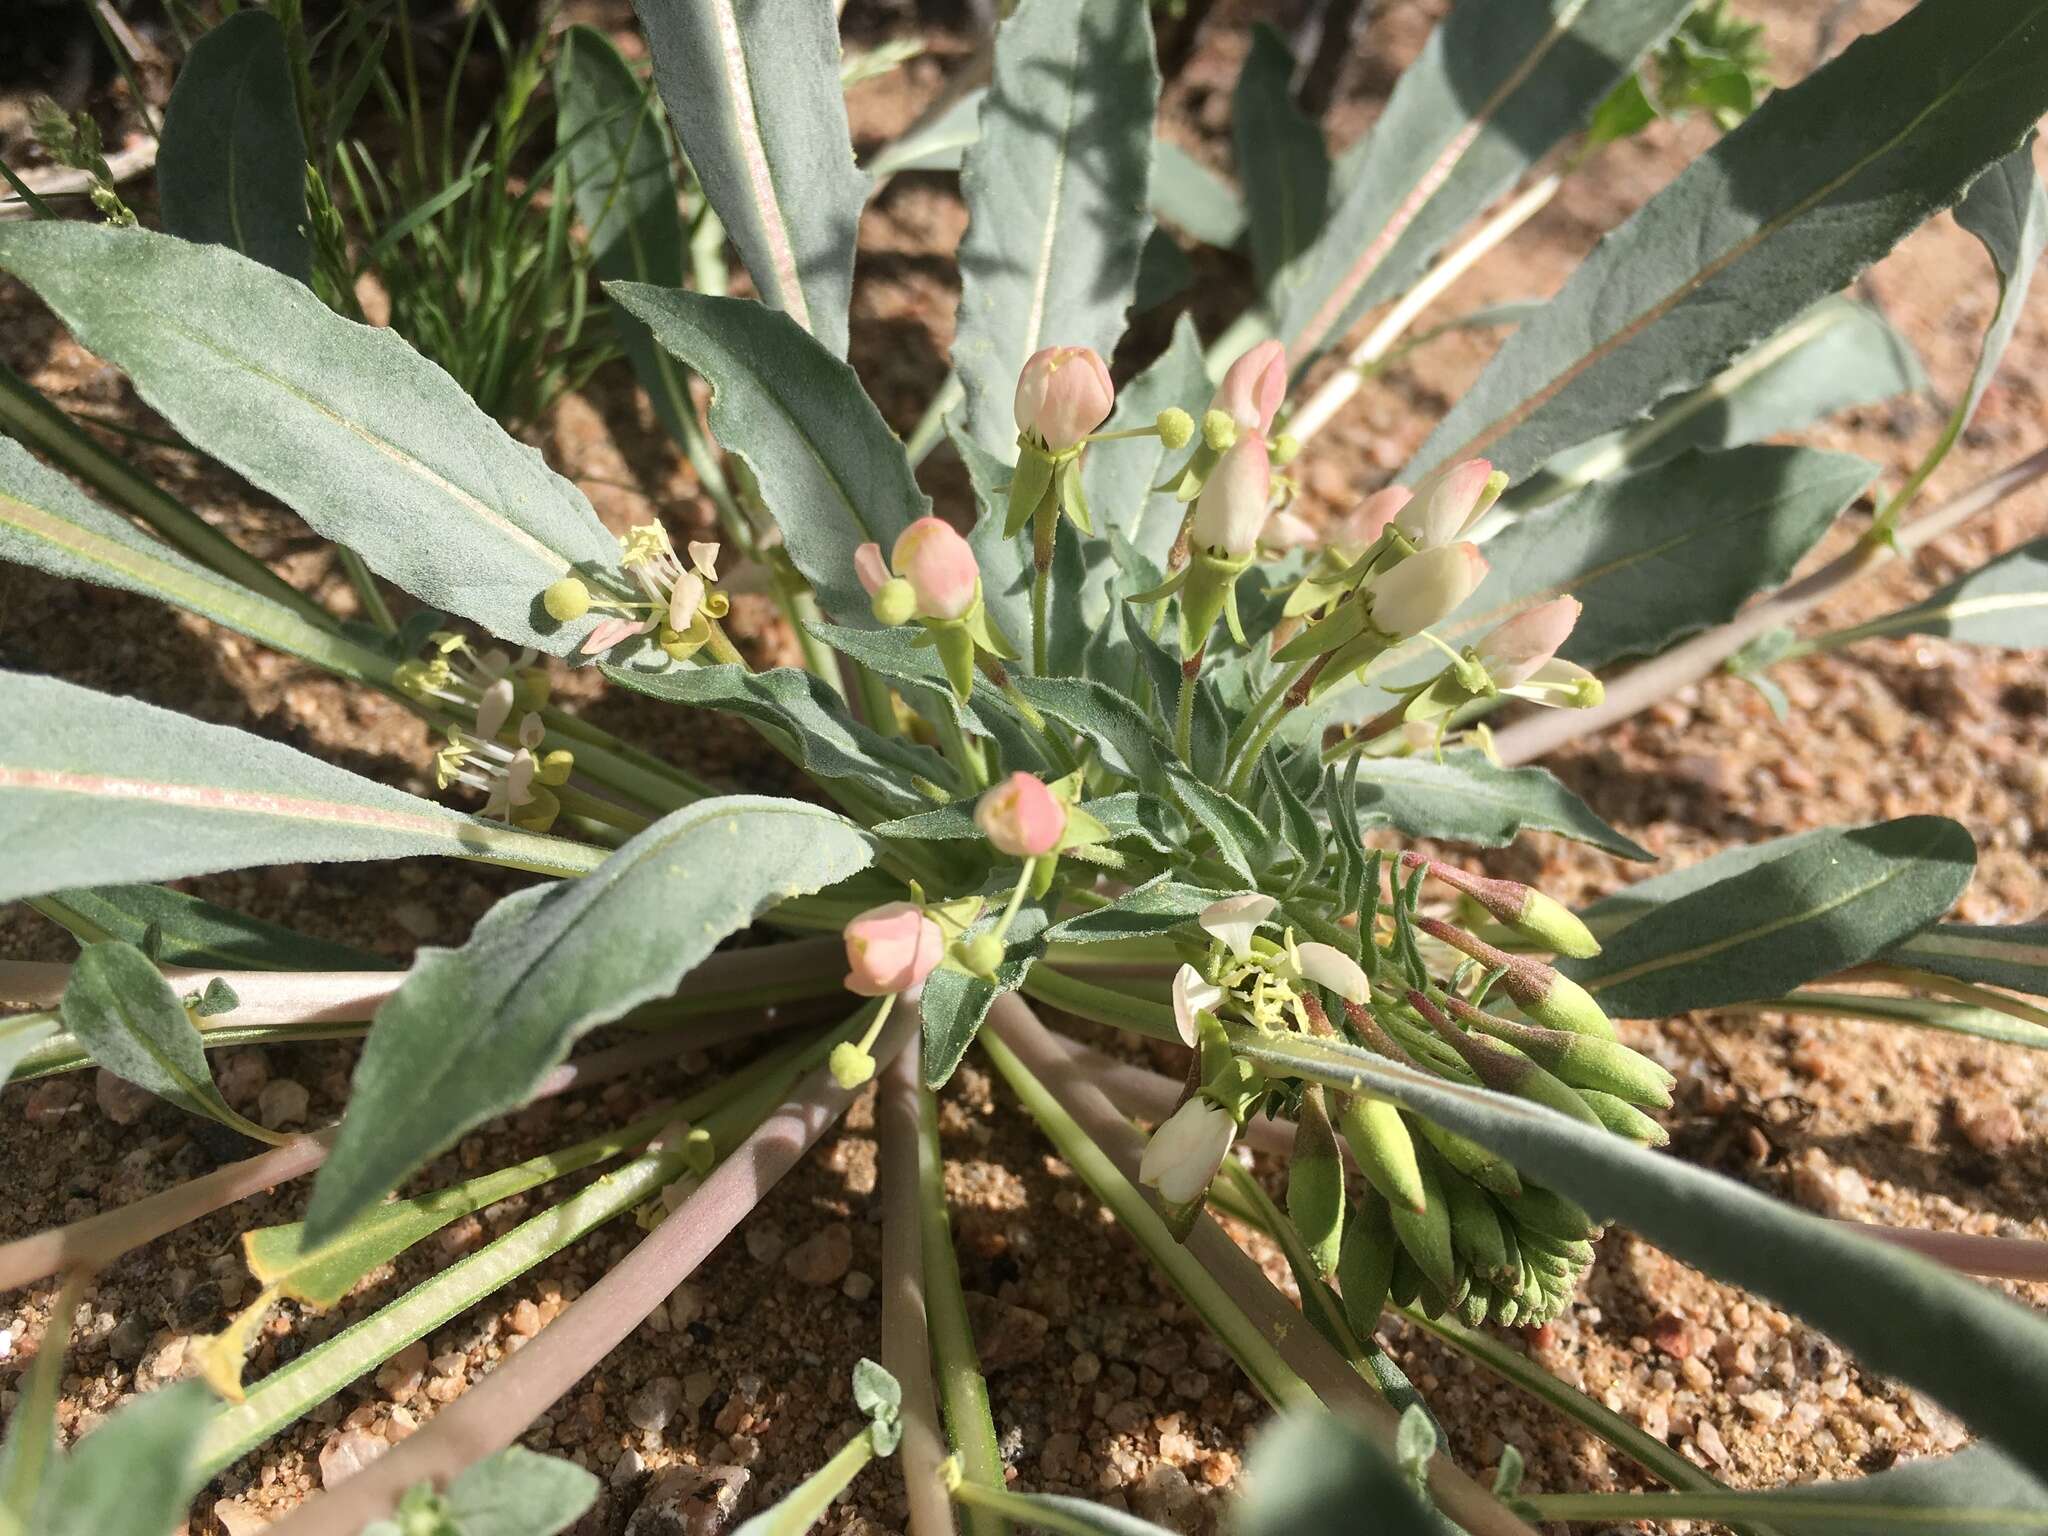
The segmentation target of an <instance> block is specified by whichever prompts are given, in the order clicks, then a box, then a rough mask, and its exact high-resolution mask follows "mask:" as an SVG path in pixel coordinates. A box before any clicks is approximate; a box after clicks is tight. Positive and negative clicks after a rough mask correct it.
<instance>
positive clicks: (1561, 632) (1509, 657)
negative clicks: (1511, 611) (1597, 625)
mask: <svg viewBox="0 0 2048 1536" xmlns="http://www.w3.org/2000/svg"><path fill="white" fill-rule="evenodd" d="M1579 611H1580V604H1579V600H1578V599H1577V598H1575V597H1558V598H1552V599H1551V600H1550V601H1549V602H1547V603H1538V604H1537V605H1536V606H1535V607H1534V608H1531V609H1528V610H1527V611H1525V612H1522V613H1518V614H1516V615H1515V616H1514V617H1513V618H1512V619H1509V620H1508V621H1507V622H1506V623H1505V624H1502V625H1499V626H1498V627H1496V628H1495V629H1493V630H1491V631H1489V632H1488V634H1487V636H1486V638H1485V639H1483V640H1481V641H1480V642H1479V645H1478V651H1479V660H1480V663H1481V664H1482V665H1483V666H1484V667H1485V668H1486V670H1487V671H1488V672H1489V673H1490V674H1491V675H1492V677H1493V680H1494V682H1495V683H1497V684H1498V685H1499V686H1501V687H1502V688H1514V687H1517V686H1519V685H1520V684H1522V683H1525V682H1527V681H1528V680H1529V679H1530V678H1532V677H1534V676H1535V675H1536V673H1537V671H1538V670H1539V669H1540V668H1541V667H1542V666H1543V664H1544V663H1545V662H1547V661H1549V660H1550V658H1551V657H1553V656H1555V655H1556V654H1557V648H1558V647H1559V646H1561V645H1563V644H1564V643H1565V641H1566V640H1567V639H1568V638H1570V636H1571V632H1572V626H1573V625H1575V624H1577V623H1578V622H1579Z"/></svg>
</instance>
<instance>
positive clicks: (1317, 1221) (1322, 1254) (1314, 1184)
mask: <svg viewBox="0 0 2048 1536" xmlns="http://www.w3.org/2000/svg"><path fill="white" fill-rule="evenodd" d="M1287 1217H1288V1220H1290V1221H1292V1222H1293V1223H1294V1230H1295V1231H1296V1232H1298V1233H1300V1234H1301V1240H1302V1243H1303V1244H1304V1245H1305V1246H1306V1247H1307V1249H1308V1254H1309V1261H1310V1262H1311V1263H1313V1264H1314V1265H1315V1267H1316V1273H1317V1274H1319V1275H1321V1276H1323V1277H1324V1278H1325V1279H1328V1278H1329V1276H1330V1274H1331V1273H1332V1272H1333V1271H1334V1270H1335V1269H1336V1268H1337V1257H1338V1253H1339V1248H1340V1245H1341V1243H1342V1241H1343V1237H1344V1154H1343V1153H1342V1152H1340V1151H1339V1150H1338V1148H1337V1133H1336V1131H1335V1130H1333V1129H1332V1128H1331V1126H1330V1116H1329V1113H1328V1111H1327V1110H1325V1109H1324V1107H1323V1090H1322V1088H1321V1087H1320V1086H1319V1085H1318V1084H1315V1083H1310V1084H1309V1085H1308V1086H1307V1087H1306V1088H1304V1089H1303V1090H1302V1094H1301V1123H1300V1129H1299V1130H1298V1131H1296V1133H1295V1137H1294V1156H1293V1158H1292V1159H1291V1160H1290V1161H1289V1162H1288V1164H1287Z"/></svg>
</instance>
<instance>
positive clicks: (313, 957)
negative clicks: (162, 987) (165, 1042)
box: [35, 885, 396, 971]
mask: <svg viewBox="0 0 2048 1536" xmlns="http://www.w3.org/2000/svg"><path fill="white" fill-rule="evenodd" d="M35 908H36V910H37V911H38V912H40V913H42V914H43V915H44V916H45V917H47V918H49V919H50V920H51V921H52V922H57V923H62V924H63V925H64V927H65V929H66V930H67V931H68V932H69V933H70V934H71V936H72V937H73V938H75V939H77V940H78V941H79V942H80V943H81V944H92V943H97V942H99V941H100V940H101V939H120V940H122V941H123V942H125V943H129V944H133V945H135V946H136V947H137V948H141V949H145V950H146V951H147V952H148V954H149V956H150V958H151V959H153V960H155V961H156V962H157V963H158V964H160V965H182V966H187V967H190V968H192V969H195V970H213V969H219V970H226V971H387V970H393V969H395V968H396V967H395V965H394V963H393V962H392V961H390V960H387V959H385V958H384V957H383V956H382V955H373V954H370V953H369V952H368V951H366V950H360V949H356V948H354V947H353V946H351V945H348V944H336V943H332V942H330V941H329V940H327V939H315V938H310V937H308V936H307V935H305V934H303V933H294V932H293V931H292V930H291V929H289V928H280V927H279V926H278V925H277V924H275V923H266V922H264V921H263V919H261V918H259V917H251V916H249V915H248V914H247V913H246V912H236V911H233V910H232V909H230V908H228V907H219V906H215V905H214V904H213V903H212V902H210V901H201V900H200V899H199V898H198V897H197V896H187V895H186V894H185V893H184V892H183V891H173V890H167V889H166V888H165V887H163V886H161V885H103V886H99V887H97V888H88V889H83V890H71V891H53V892H51V893H50V894H49V895H47V896H39V897H37V898H36V901H35ZM152 945H153V946H154V947H153V948H152V947H151V946H152Z"/></svg>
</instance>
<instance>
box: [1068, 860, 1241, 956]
mask: <svg viewBox="0 0 2048 1536" xmlns="http://www.w3.org/2000/svg"><path fill="white" fill-rule="evenodd" d="M1233 894H1237V893H1234V892H1230V891H1212V890H1209V889H1208V888H1206V887H1204V886H1199V885H1187V884H1185V883H1183V882H1181V881H1178V880H1175V879H1174V878H1173V877H1172V876H1171V875H1155V876H1154V877H1153V878H1152V879H1150V880H1147V881H1146V882H1145V883H1144V884H1143V885H1140V886H1136V887H1134V888H1133V889H1131V890H1128V891H1125V892H1124V893H1123V895H1121V896H1118V897H1117V898H1115V899H1114V900H1113V901H1111V902H1110V903H1109V905H1108V906H1106V907H1098V908H1096V909H1095V910H1094V911H1092V912H1079V913H1076V914H1075V915H1074V916H1072V917H1068V918H1062V919H1061V920H1060V921H1059V922H1057V923H1055V924H1054V925H1053V926H1052V927H1051V928H1050V929H1048V930H1047V931H1046V935H1045V937H1046V942H1048V943H1053V944H1104V943H1108V942H1110V941H1112V940H1116V939H1150V938H1156V937H1158V936H1159V935H1160V934H1162V933H1173V932H1176V931H1177V930H1180V929H1183V928H1185V927H1187V925H1188V924H1190V923H1192V922H1193V921H1194V920H1195V919H1196V918H1197V917H1199V916H1200V915H1201V914H1202V912H1203V910H1204V909H1205V908H1207V907H1208V906H1209V905H1210V904H1211V903H1213V902H1218V901H1223V900H1225V899H1226V898H1227V897H1229V896H1231V895H1233Z"/></svg>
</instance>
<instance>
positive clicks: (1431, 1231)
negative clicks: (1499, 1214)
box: [1392, 1152, 1458, 1296]
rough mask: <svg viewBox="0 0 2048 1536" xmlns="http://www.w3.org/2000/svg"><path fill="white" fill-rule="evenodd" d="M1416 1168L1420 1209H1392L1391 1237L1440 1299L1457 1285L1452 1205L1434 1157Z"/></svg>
mask: <svg viewBox="0 0 2048 1536" xmlns="http://www.w3.org/2000/svg"><path fill="white" fill-rule="evenodd" d="M1417 1166H1418V1168H1419V1170H1420V1172H1421V1175H1422V1189H1423V1208H1422V1210H1421V1211H1419V1212H1417V1211H1410V1210H1407V1209H1404V1208H1403V1207H1401V1206H1399V1205H1396V1206H1394V1207H1392V1209H1393V1215H1394V1234H1395V1236H1397V1237H1399V1238H1400V1239H1401V1246H1402V1247H1403V1248H1404V1249H1406V1250H1407V1251H1408V1253H1410V1254H1411V1255H1413V1256H1414V1259H1415V1262H1416V1265H1417V1266H1418V1267H1419V1268H1420V1269H1421V1270H1422V1275H1423V1278H1424V1279H1425V1280H1427V1281H1428V1282H1429V1283H1430V1284H1431V1285H1432V1286H1434V1287H1435V1288H1436V1291H1437V1294H1438V1295H1439V1296H1448V1295H1450V1293H1451V1292H1452V1290H1454V1289H1455V1288H1456V1286H1457V1283H1458V1260H1457V1256H1456V1254H1455V1253H1454V1251H1453V1250H1452V1248H1451V1203H1450V1201H1449V1200H1447V1199H1446V1198H1445V1197H1444V1191H1443V1184H1442V1182H1441V1181H1440V1180H1439V1179H1438V1177H1437V1172H1436V1154H1435V1153H1434V1152H1429V1153H1427V1154H1426V1155H1425V1156H1423V1157H1422V1158H1420V1159H1418V1162H1417Z"/></svg>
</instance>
